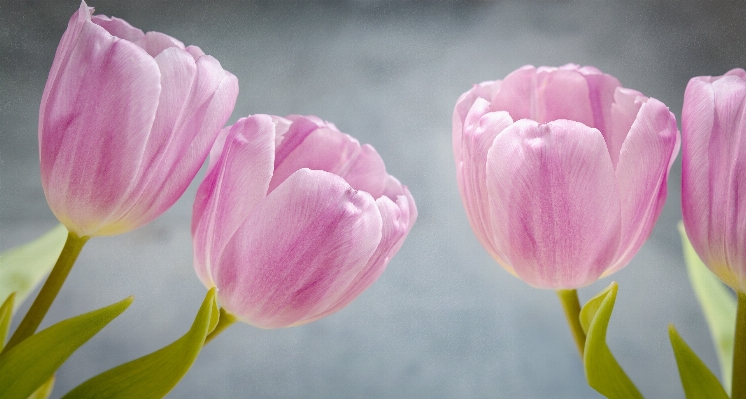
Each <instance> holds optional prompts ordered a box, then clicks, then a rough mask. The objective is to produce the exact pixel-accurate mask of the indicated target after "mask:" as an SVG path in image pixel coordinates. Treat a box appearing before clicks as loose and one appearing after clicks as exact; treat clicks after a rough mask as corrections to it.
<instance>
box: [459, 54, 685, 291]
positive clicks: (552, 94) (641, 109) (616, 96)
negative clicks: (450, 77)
mask: <svg viewBox="0 0 746 399" xmlns="http://www.w3.org/2000/svg"><path fill="white" fill-rule="evenodd" d="M679 142H680V137H679V132H678V129H677V127H676V120H675V117H674V116H673V114H672V113H671V112H669V110H668V108H667V107H666V106H665V105H664V104H663V103H661V102H660V101H658V100H656V99H653V98H647V97H645V96H643V95H642V94H641V93H639V92H637V91H634V90H630V89H626V88H623V87H621V85H620V83H619V81H618V80H617V79H616V78H614V77H613V76H610V75H606V74H604V73H602V72H601V71H599V70H598V69H596V68H593V67H582V68H581V67H578V66H576V65H565V66H563V67H560V68H550V67H539V68H535V67H533V66H524V67H522V68H520V69H518V70H516V71H514V72H512V73H511V74H510V75H508V76H507V77H506V78H505V79H504V80H498V81H494V82H484V83H481V84H478V85H475V86H474V87H473V88H472V89H471V90H469V91H468V92H466V93H464V94H463V95H462V96H461V97H460V98H459V99H458V102H457V104H456V107H455V110H454V113H453V151H454V155H455V159H456V167H457V178H458V185H459V191H460V193H461V198H462V200H463V203H464V207H465V208H466V213H467V215H468V218H469V221H470V223H471V226H472V228H473V230H474V232H475V233H476V235H477V237H478V238H479V241H480V242H481V243H482V245H483V246H484V247H485V248H486V249H487V251H488V252H489V253H490V254H491V255H492V256H493V258H494V259H495V260H496V261H497V262H498V263H500V265H502V267H504V268H505V269H506V270H507V271H509V272H510V273H512V274H514V275H516V276H518V277H519V278H521V279H522V280H524V281H526V282H527V283H528V284H530V285H532V286H534V287H539V288H551V289H576V288H579V287H583V286H585V285H588V284H590V283H592V282H594V281H596V280H597V279H598V278H599V277H601V276H606V275H609V274H611V273H614V272H615V271H617V270H619V269H621V268H623V267H624V266H625V265H627V263H628V262H629V261H630V259H631V258H632V256H634V254H635V253H636V252H637V251H638V250H639V248H640V246H641V245H642V243H643V242H644V241H645V240H646V239H647V237H648V235H649V234H650V232H651V230H652V229H653V225H654V224H655V222H656V219H657V218H658V215H659V214H660V212H661V208H662V207H663V204H664V202H665V199H666V183H667V178H668V173H669V170H670V168H671V164H672V163H673V160H674V158H675V157H676V154H677V153H678V148H679Z"/></svg>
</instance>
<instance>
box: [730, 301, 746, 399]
mask: <svg viewBox="0 0 746 399" xmlns="http://www.w3.org/2000/svg"><path fill="white" fill-rule="evenodd" d="M731 384H732V385H731V398H733V399H746V292H738V310H737V311H736V334H735V345H733V376H732V378H731Z"/></svg>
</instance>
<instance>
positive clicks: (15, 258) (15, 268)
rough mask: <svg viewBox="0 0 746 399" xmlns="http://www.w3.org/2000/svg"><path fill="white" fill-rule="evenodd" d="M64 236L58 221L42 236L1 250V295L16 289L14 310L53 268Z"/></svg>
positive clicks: (3, 295) (6, 294)
mask: <svg viewBox="0 0 746 399" xmlns="http://www.w3.org/2000/svg"><path fill="white" fill-rule="evenodd" d="M65 240H67V229H66V228H65V226H63V225H61V224H60V225H58V226H57V227H55V228H53V229H52V230H49V231H48V232H46V233H45V234H44V235H43V236H41V237H39V238H37V239H36V240H34V241H31V242H28V243H26V244H23V245H21V246H18V247H15V248H11V249H9V250H7V251H5V252H3V253H2V254H0V298H7V297H8V295H10V293H11V292H15V293H16V300H15V305H14V308H13V311H14V312H15V310H16V309H18V307H19V306H20V305H21V303H23V301H24V300H25V299H26V297H27V296H28V295H29V294H30V293H31V291H33V290H34V288H36V286H37V285H39V283H40V282H41V281H42V280H43V279H44V276H46V275H47V273H49V271H50V270H52V267H54V264H55V262H57V258H58V257H59V256H60V252H62V247H63V246H65Z"/></svg>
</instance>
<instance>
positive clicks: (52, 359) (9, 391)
mask: <svg viewBox="0 0 746 399" xmlns="http://www.w3.org/2000/svg"><path fill="white" fill-rule="evenodd" d="M131 303H132V297H128V298H126V299H124V300H123V301H121V302H117V303H115V304H113V305H109V306H106V307H104V308H101V309H98V310H94V311H92V312H88V313H84V314H82V315H80V316H75V317H72V318H69V319H67V320H63V321H61V322H59V323H57V324H55V325H53V326H51V327H49V328H47V329H45V330H44V331H40V332H39V333H37V334H34V335H32V336H30V337H28V338H26V339H25V340H23V341H21V342H20V343H19V344H18V345H16V346H14V347H13V348H11V349H10V350H9V351H7V352H5V353H4V354H2V355H1V356H0V398H3V399H15V398H18V399H26V398H28V397H29V396H30V395H31V394H33V393H34V391H36V390H37V389H38V388H39V387H40V386H41V385H42V384H44V383H45V382H46V381H47V380H48V379H49V377H51V376H52V374H54V372H55V371H56V370H57V369H58V368H59V367H60V366H61V365H62V363H64V362H65V360H67V358H68V357H70V355H72V354H73V352H75V350H76V349H78V348H79V347H80V346H81V345H83V344H84V343H86V341H88V340H89V339H91V338H92V337H93V336H94V335H96V333H98V332H99V331H101V329H102V328H104V327H105V326H106V325H107V324H109V322H110V321H112V320H114V318H115V317H117V316H119V315H120V314H121V313H122V312H124V310H125V309H127V307H128V306H129V305H130V304H131Z"/></svg>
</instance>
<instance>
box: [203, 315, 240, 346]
mask: <svg viewBox="0 0 746 399" xmlns="http://www.w3.org/2000/svg"><path fill="white" fill-rule="evenodd" d="M236 320H237V319H236V316H234V315H232V314H230V313H228V312H226V311H225V308H220V318H219V319H218V325H216V326H215V329H214V330H212V332H211V333H209V334H207V336H206V337H205V343H204V345H207V344H209V343H210V341H212V340H213V339H214V338H215V337H217V336H218V335H220V333H221V332H223V330H225V329H226V328H228V327H230V325H231V324H233V323H235V322H236Z"/></svg>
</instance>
